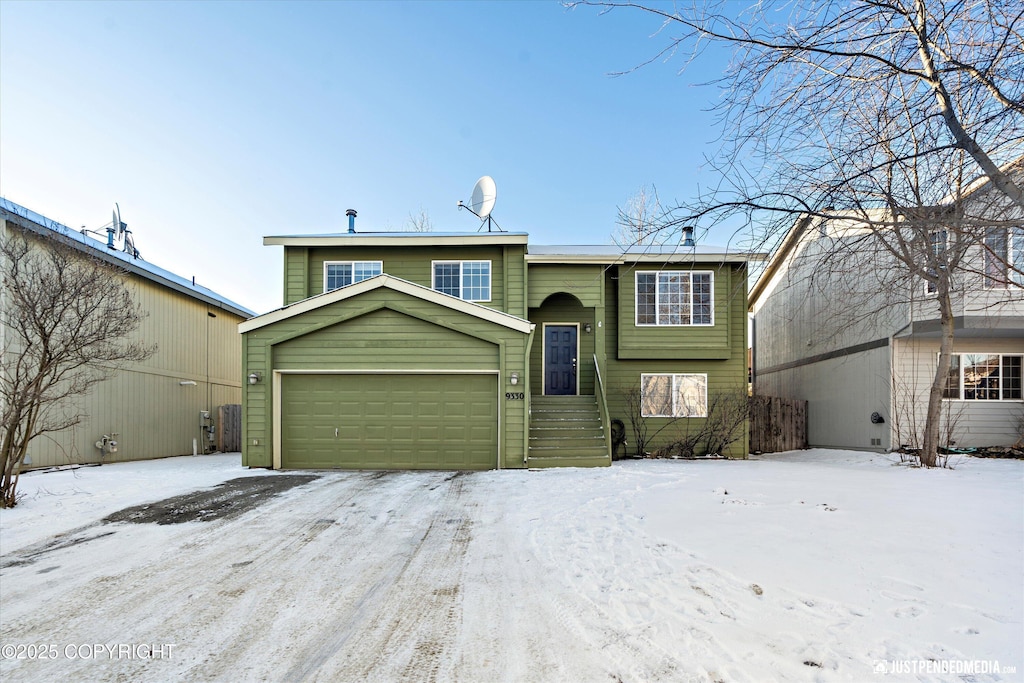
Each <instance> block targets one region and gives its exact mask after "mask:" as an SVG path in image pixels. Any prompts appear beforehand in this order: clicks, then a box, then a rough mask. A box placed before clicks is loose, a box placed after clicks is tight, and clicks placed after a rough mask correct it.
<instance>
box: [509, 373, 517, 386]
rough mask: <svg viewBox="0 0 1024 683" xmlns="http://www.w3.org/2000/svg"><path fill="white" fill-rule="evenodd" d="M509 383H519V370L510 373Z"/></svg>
mask: <svg viewBox="0 0 1024 683" xmlns="http://www.w3.org/2000/svg"><path fill="white" fill-rule="evenodd" d="M508 383H509V384H511V385H513V386H515V385H516V384H519V373H518V372H513V373H512V374H511V375H509V378H508Z"/></svg>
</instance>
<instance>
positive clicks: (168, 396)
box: [0, 198, 253, 468]
mask: <svg viewBox="0 0 1024 683" xmlns="http://www.w3.org/2000/svg"><path fill="white" fill-rule="evenodd" d="M11 236H24V237H26V238H27V239H28V241H29V244H33V245H38V244H40V241H41V240H43V239H46V238H48V237H56V236H59V237H61V238H62V241H63V242H64V243H65V244H68V245H70V246H71V247H73V248H74V249H77V250H79V251H81V252H82V253H83V254H85V255H89V256H91V257H96V258H99V259H102V260H103V261H106V262H108V263H111V264H113V265H115V266H117V267H118V268H121V269H123V270H124V271H125V272H126V278H125V281H126V283H127V285H128V287H129V289H130V290H131V291H132V293H133V294H134V296H135V300H136V301H137V302H138V303H139V305H140V307H141V308H142V309H143V311H145V313H146V317H145V319H144V320H143V321H142V323H141V325H140V327H139V329H138V330H137V332H136V336H137V337H138V338H139V339H142V340H144V341H145V342H146V343H147V344H156V346H157V351H156V353H155V354H154V355H152V356H151V357H150V358H148V359H147V360H145V361H143V362H139V363H132V364H130V365H129V366H128V367H126V368H124V369H122V370H121V371H119V372H118V373H117V374H116V375H115V376H114V377H112V378H111V379H109V380H107V381H105V382H101V383H100V384H98V385H96V386H95V387H93V389H92V391H90V392H89V393H88V394H86V395H85V396H83V397H82V398H81V399H80V400H79V401H78V403H77V405H76V406H75V409H76V412H78V411H80V412H81V413H82V414H84V415H85V416H86V417H85V419H84V420H83V421H82V422H81V423H80V424H78V425H77V426H75V427H72V428H70V429H66V430H64V431H60V432H53V433H49V434H46V435H43V436H40V437H37V438H36V439H34V440H33V441H32V442H31V443H30V444H29V448H28V458H27V459H26V461H25V466H26V467H29V468H34V467H51V466H55V465H65V464H71V463H93V462H115V461H122V460H142V459H147V458H159V457H164V456H170V455H185V454H191V453H192V452H193V448H195V450H196V451H198V452H199V453H204V452H207V451H209V450H213V448H214V447H216V444H215V442H214V439H213V436H214V434H215V431H214V429H213V424H214V420H215V419H216V415H217V413H216V410H217V408H218V407H219V406H221V405H227V404H239V403H241V399H242V378H241V372H240V371H239V367H240V366H241V363H242V343H241V342H242V339H241V336H240V335H239V333H238V324H239V323H240V322H242V321H244V320H247V319H249V318H251V317H252V316H253V313H252V311H249V310H247V309H245V308H243V307H241V306H239V305H238V304H236V303H234V302H232V301H229V300H228V299H225V298H224V297H222V296H220V295H219V294H217V293H216V292H213V291H211V290H209V289H207V288H206V287H203V286H201V285H197V284H196V283H195V282H194V281H192V280H191V279H188V280H186V279H185V278H183V277H180V276H178V275H175V274H174V273H170V272H168V271H166V270H164V269H162V268H160V267H158V266H155V265H153V264H152V263H149V262H147V261H145V260H143V259H141V258H139V257H138V256H137V255H136V254H134V253H128V252H126V251H125V250H123V249H115V248H111V247H108V246H107V244H105V243H104V242H102V241H99V240H96V239H93V238H92V237H89V236H87V235H84V234H83V233H82V232H80V231H78V230H72V229H71V228H68V227H67V226H64V225H61V224H60V223H57V222H56V221H53V220H50V219H49V218H46V217H44V216H41V215H39V214H38V213H36V212H34V211H31V210H29V209H26V208H25V207H23V206H20V205H18V204H15V203H14V202H12V201H9V200H7V199H4V198H0V240H6V239H8V238H9V237H11ZM0 305H7V301H6V297H4V296H3V293H2V292H0ZM0 348H2V350H3V354H4V355H6V354H16V353H18V349H17V348H14V347H13V341H12V335H9V334H6V331H5V330H4V329H3V326H2V325H0ZM4 362H5V363H6V362H8V361H7V359H6V358H5V360H4ZM207 416H208V417H207ZM104 436H106V437H109V438H111V439H113V440H115V441H116V442H117V444H118V445H117V450H116V451H114V452H110V449H109V447H108V448H107V449H103V450H101V449H100V448H97V446H96V443H97V442H98V441H99V442H100V443H101V444H102V443H103V438H104Z"/></svg>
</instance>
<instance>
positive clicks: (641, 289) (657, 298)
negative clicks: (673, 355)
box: [636, 270, 714, 325]
mask: <svg viewBox="0 0 1024 683" xmlns="http://www.w3.org/2000/svg"><path fill="white" fill-rule="evenodd" d="M713 289H714V274H713V273H710V272H699V271H692V270H662V271H639V272H637V274H636V324H637V325H713V324H714V317H713V315H712V311H713V310H714V301H713V295H712V290H713Z"/></svg>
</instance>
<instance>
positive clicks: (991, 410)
mask: <svg viewBox="0 0 1024 683" xmlns="http://www.w3.org/2000/svg"><path fill="white" fill-rule="evenodd" d="M1018 164H1019V162H1018ZM1011 168H1012V166H1011ZM1017 169H1018V170H1019V166H1018V167H1017ZM990 192H991V188H990V187H989V186H988V185H987V184H983V185H979V186H978V187H977V188H976V189H975V191H974V193H973V194H972V195H970V198H969V199H968V200H967V201H968V202H975V201H978V202H980V201H988V200H992V199H993V196H992V195H991V194H990ZM976 206H977V205H976ZM1022 224H1024V222H1022ZM933 234H934V235H935V239H936V240H937V241H936V244H938V240H939V239H941V238H942V237H945V233H942V234H939V233H933ZM872 240H876V241H877V238H873V237H871V233H870V231H868V230H866V229H864V228H863V226H858V225H856V224H854V223H850V222H845V223H842V222H839V221H806V220H805V221H800V222H798V223H797V225H796V226H795V227H794V228H793V229H792V230H791V232H790V234H789V235H787V237H786V239H785V240H784V241H783V243H782V245H781V246H780V247H779V249H778V250H777V252H776V253H775V254H774V255H773V257H772V259H771V260H770V261H769V263H768V266H767V267H766V269H765V271H764V273H763V274H762V276H761V277H760V278H759V280H758V281H757V283H756V284H755V285H754V287H753V288H752V289H751V292H750V295H749V298H748V302H749V306H750V310H751V312H752V314H753V335H752V336H753V345H754V347H753V349H754V351H753V378H754V379H753V381H754V392H755V393H756V394H758V395H763V396H778V397H782V398H790V399H800V400H806V401H807V402H808V408H807V415H808V425H807V427H808V443H809V445H811V446H817V447H835V448H853V449H874V450H895V449H897V448H899V447H900V446H901V445H912V446H917V445H919V444H917V443H915V436H914V435H915V434H919V433H920V428H921V426H923V424H924V420H925V410H926V408H927V403H928V390H929V387H930V385H931V382H932V378H933V377H934V373H935V369H936V367H937V364H938V350H939V319H938V317H939V316H938V306H937V305H936V302H935V297H934V296H933V294H932V293H931V292H930V291H929V286H928V285H927V283H925V282H924V281H923V280H921V279H914V281H912V282H911V281H909V280H907V279H905V280H904V281H903V283H902V284H901V285H899V286H895V287H888V286H886V285H885V283H887V282H892V281H895V280H892V279H887V273H889V272H890V271H892V270H893V269H896V270H900V269H902V270H905V268H903V266H901V265H900V264H898V263H896V262H895V260H894V259H893V257H891V256H887V254H886V253H885V252H884V250H882V249H878V248H876V247H874V246H873V244H872ZM982 241H983V244H982V243H978V244H974V245H972V246H970V247H969V248H968V252H967V264H966V268H962V269H961V273H964V272H966V274H963V275H962V276H961V277H959V278H958V279H956V280H954V291H953V314H954V319H955V336H954V342H953V353H954V355H953V368H952V370H951V372H950V375H949V378H948V381H947V386H946V391H945V396H944V401H943V426H942V430H943V433H942V439H943V443H945V444H947V445H953V446H957V447H963V448H969V447H984V446H1006V445H1012V444H1014V443H1015V442H1017V441H1019V440H1020V439H1021V435H1022V431H1024V400H1022V399H1024V396H1022V361H1024V277H1022V276H1021V275H1020V273H1019V272H1015V269H1016V270H1020V269H1021V268H1024V227H1021V226H1020V225H1017V226H1015V227H1013V226H1011V227H990V228H987V229H986V231H985V236H984V239H983V240H982ZM837 249H839V250H840V251H841V250H843V249H846V250H847V252H848V253H849V254H857V253H862V254H863V255H864V256H863V258H862V260H861V262H860V263H859V264H857V265H852V266H851V265H846V266H845V267H840V268H835V267H834V266H835V264H834V263H832V262H830V261H829V256H828V255H829V254H831V253H835V251H836V250H837ZM994 255H998V257H999V258H995V257H994ZM853 261H855V259H853ZM851 262H852V261H851V260H848V261H847V262H846V263H847V264H849V263H851ZM1007 263H1009V264H1010V267H1009V268H1007V266H1006V264H1007ZM880 283H882V285H883V286H881V287H880Z"/></svg>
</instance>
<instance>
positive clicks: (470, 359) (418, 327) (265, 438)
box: [243, 287, 530, 467]
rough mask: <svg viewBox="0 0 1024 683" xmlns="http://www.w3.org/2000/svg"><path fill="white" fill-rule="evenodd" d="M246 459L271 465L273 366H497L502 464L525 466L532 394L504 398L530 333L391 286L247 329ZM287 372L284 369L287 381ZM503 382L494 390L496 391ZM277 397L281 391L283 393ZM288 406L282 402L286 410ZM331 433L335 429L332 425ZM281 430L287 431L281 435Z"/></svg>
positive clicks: (523, 365)
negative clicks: (253, 379)
mask: <svg viewBox="0 0 1024 683" xmlns="http://www.w3.org/2000/svg"><path fill="white" fill-rule="evenodd" d="M243 338H244V344H245V370H244V374H245V375H248V374H249V373H251V372H259V373H260V374H261V375H262V378H263V379H262V380H261V381H260V382H259V383H257V384H245V385H244V392H243V415H244V421H245V424H244V432H243V463H244V464H246V465H248V466H250V467H271V466H273V464H274V463H273V454H274V449H273V442H274V400H275V397H274V392H273V388H274V381H273V377H274V372H275V371H284V372H302V371H310V372H318V371H319V372H326V371H345V372H347V373H352V372H357V371H387V372H401V371H407V372H408V373H409V376H412V375H414V374H429V373H431V372H433V373H437V372H439V371H457V372H459V373H467V372H468V373H475V372H487V373H490V374H491V376H492V377H493V376H494V373H498V377H499V380H492V381H497V382H499V384H500V386H499V388H500V392H501V393H500V396H501V400H500V401H498V405H497V410H498V411H499V412H500V417H501V434H500V437H501V453H502V467H523V453H524V450H525V444H524V442H523V438H522V435H523V432H524V430H525V429H526V409H527V405H528V401H525V400H510V401H506V400H505V396H504V392H511V391H512V390H513V387H512V386H510V385H509V383H508V377H509V375H510V374H511V373H512V372H515V373H517V374H518V375H519V377H520V378H523V382H522V383H521V384H519V385H518V388H517V390H518V391H523V387H524V386H526V385H527V375H528V373H527V359H526V349H527V344H528V342H529V339H530V336H529V335H528V334H523V333H521V332H517V331H515V330H511V329H509V328H506V327H504V326H502V325H499V324H496V323H493V322H489V321H487V320H483V319H481V318H477V317H474V316H472V315H469V314H467V313H463V312H460V311H457V310H453V309H451V308H448V307H446V306H442V305H439V304H437V303H433V302H431V301H426V300H424V299H420V298H417V297H414V296H411V295H408V294H405V293H402V292H398V291H395V290H393V289H390V288H388V287H380V288H378V289H373V290H370V291H368V292H365V293H363V294H360V295H359V296H357V297H353V298H350V299H345V300H343V301H337V302H334V303H332V304H327V305H324V306H322V307H320V308H316V309H313V310H310V311H307V312H305V313H302V314H300V315H296V316H294V317H291V318H286V319H284V320H281V321H278V322H275V323H273V324H269V325H266V326H264V327H261V328H257V329H254V330H251V331H249V332H246V333H245V335H244V337H243ZM288 376H289V375H287V374H284V375H282V376H281V382H282V386H283V385H284V383H285V382H286V381H287V377H288ZM497 391H498V390H497V389H496V390H495V392H496V393H497ZM282 398H283V396H282V397H278V399H279V400H280V399H282ZM283 409H284V405H283V403H282V404H281V410H283ZM332 433H333V432H332ZM282 436H283V435H282Z"/></svg>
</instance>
